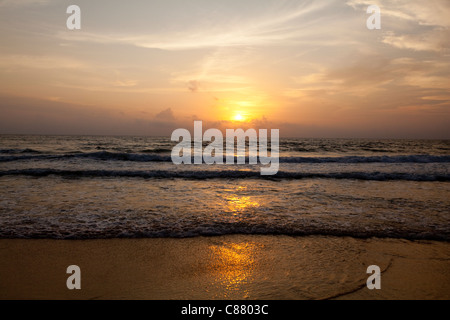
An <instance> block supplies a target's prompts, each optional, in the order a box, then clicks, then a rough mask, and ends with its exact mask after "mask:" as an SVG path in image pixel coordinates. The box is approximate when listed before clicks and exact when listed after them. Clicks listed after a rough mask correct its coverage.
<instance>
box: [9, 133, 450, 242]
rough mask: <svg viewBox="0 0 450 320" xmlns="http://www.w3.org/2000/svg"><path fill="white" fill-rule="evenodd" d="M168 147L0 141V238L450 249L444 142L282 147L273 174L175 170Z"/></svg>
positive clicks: (448, 163)
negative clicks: (326, 242)
mask: <svg viewBox="0 0 450 320" xmlns="http://www.w3.org/2000/svg"><path fill="white" fill-rule="evenodd" d="M174 145H175V143H174V142H171V141H170V138H168V137H101V136H37V135H1V136H0V195H1V197H0V238H3V239H18V238H22V239H111V238H186V237H196V236H220V235H231V234H233V235H236V234H238V235H288V236H291V235H292V236H307V235H324V236H328V235H331V236H336V237H354V238H363V239H366V238H372V237H376V238H395V239H407V240H438V241H449V240H450V197H449V194H450V192H449V191H450V172H449V169H450V141H449V140H439V141H438V140H436V141H432V140H369V139H298V138H291V139H286V138H282V139H281V140H280V168H279V172H278V173H277V174H276V175H274V176H261V174H260V167H259V165H206V164H203V165H180V166H176V165H174V164H173V163H172V161H171V157H170V154H171V150H172V148H173V146H174Z"/></svg>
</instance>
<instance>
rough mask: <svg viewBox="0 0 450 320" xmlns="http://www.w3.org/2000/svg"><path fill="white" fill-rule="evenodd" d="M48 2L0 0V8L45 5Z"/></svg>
mask: <svg viewBox="0 0 450 320" xmlns="http://www.w3.org/2000/svg"><path fill="white" fill-rule="evenodd" d="M49 3H50V0H0V8H3V7H25V6H30V5H47V4H49Z"/></svg>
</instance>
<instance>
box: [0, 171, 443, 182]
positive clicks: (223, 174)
mask: <svg viewBox="0 0 450 320" xmlns="http://www.w3.org/2000/svg"><path fill="white" fill-rule="evenodd" d="M21 175H22V176H31V177H47V176H52V175H55V176H60V177H70V178H97V177H98V178H109V177H111V178H144V179H177V178H178V179H188V180H208V179H286V180H289V179H290V180H298V179H339V180H344V179H349V180H367V181H391V180H399V181H441V182H448V181H450V174H432V173H427V174H421V173H400V172H331V173H305V172H286V171H280V172H278V173H277V174H276V175H274V176H262V175H261V173H260V171H259V170H258V171H238V170H236V171H235V170H220V171H217V170H216V171H213V170H203V171H202V170H195V171H187V170H180V171H174V170H152V171H126V170H58V169H21V170H6V171H0V177H1V176H21Z"/></svg>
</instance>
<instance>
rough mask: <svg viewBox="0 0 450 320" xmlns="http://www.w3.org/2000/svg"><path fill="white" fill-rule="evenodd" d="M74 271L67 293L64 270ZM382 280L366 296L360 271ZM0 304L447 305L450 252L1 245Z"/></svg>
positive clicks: (305, 243) (281, 242) (260, 242)
mask: <svg viewBox="0 0 450 320" xmlns="http://www.w3.org/2000/svg"><path fill="white" fill-rule="evenodd" d="M70 265H78V266H79V267H80V269H81V290H68V289H67V287H66V280H67V278H68V277H69V276H70V275H69V274H67V273H66V269H67V267H68V266H70ZM370 265H378V266H379V267H380V269H381V271H382V275H381V284H382V287H381V290H372V291H371V290H369V289H368V288H367V287H366V281H367V278H368V277H369V276H370V275H369V274H367V273H366V270H367V267H368V266H370ZM0 299H3V300H15V299H37V300H40V299H50V300H66V299H69V300H70V299H100V300H106V299H113V300H122V299H138V300H141V299H143V300H310V299H313V300H322V299H344V300H345V299H363V300H372V299H450V243H448V242H439V241H428V240H427V241H425V240H417V241H409V240H401V239H377V238H372V239H356V238H350V237H331V236H307V237H292V236H263V235H229V236H217V237H197V238H184V239H175V238H150V239H107V240H22V239H17V240H16V239H11V240H10V239H2V240H0Z"/></svg>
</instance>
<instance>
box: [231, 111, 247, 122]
mask: <svg viewBox="0 0 450 320" xmlns="http://www.w3.org/2000/svg"><path fill="white" fill-rule="evenodd" d="M233 120H234V121H244V120H245V117H244V116H243V115H242V114H240V113H238V114H236V115H235V116H234V118H233Z"/></svg>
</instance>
